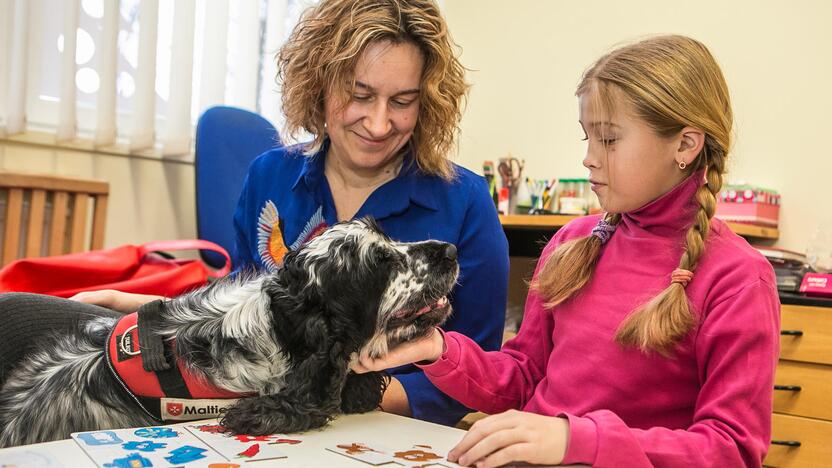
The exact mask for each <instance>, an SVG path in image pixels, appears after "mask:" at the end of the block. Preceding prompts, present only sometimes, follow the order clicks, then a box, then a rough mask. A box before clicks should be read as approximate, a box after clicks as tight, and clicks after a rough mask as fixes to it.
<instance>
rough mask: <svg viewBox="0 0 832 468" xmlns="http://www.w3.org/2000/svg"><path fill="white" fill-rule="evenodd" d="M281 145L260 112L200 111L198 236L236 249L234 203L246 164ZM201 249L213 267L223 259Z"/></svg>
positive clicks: (197, 197)
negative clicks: (201, 112)
mask: <svg viewBox="0 0 832 468" xmlns="http://www.w3.org/2000/svg"><path fill="white" fill-rule="evenodd" d="M279 146H281V143H280V137H279V136H278V134H277V130H276V129H275V128H274V125H272V124H271V123H269V121H268V120H266V119H264V118H263V117H261V116H260V115H257V114H255V113H252V112H249V111H246V110H243V109H237V108H234V107H212V108H210V109H208V110H206V111H205V113H203V114H202V116H201V117H200V118H199V122H197V127H196V151H195V152H196V156H195V163H194V168H195V171H196V177H195V185H196V224H197V237H199V238H200V239H205V240H209V241H211V242H214V243H216V244H219V245H221V246H222V247H224V248H225V250H227V251H228V252H233V251H234V244H235V241H236V239H235V236H234V220H233V216H234V209H235V208H236V207H237V200H238V199H239V197H240V191H241V189H242V187H243V180H244V179H245V176H246V173H247V172H248V166H249V164H250V163H251V161H252V160H253V159H254V158H256V157H257V156H259V155H260V154H262V153H264V152H265V151H267V150H269V149H271V148H276V147H279ZM200 255H201V256H202V259H203V260H204V261H205V262H206V263H208V264H209V265H211V266H213V267H220V266H222V265H223V263H224V262H225V259H224V258H223V257H221V256H219V255H218V254H217V253H216V252H209V251H205V250H203V251H201V252H200ZM235 266H236V265H235Z"/></svg>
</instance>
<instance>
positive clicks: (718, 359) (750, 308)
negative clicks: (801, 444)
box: [562, 279, 780, 467]
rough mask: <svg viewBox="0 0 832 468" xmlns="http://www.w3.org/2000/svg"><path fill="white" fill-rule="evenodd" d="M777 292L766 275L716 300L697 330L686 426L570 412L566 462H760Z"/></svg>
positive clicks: (774, 351)
mask: <svg viewBox="0 0 832 468" xmlns="http://www.w3.org/2000/svg"><path fill="white" fill-rule="evenodd" d="M779 307H780V304H779V299H778V297H777V291H776V289H775V287H774V285H773V283H771V282H770V281H766V280H764V279H760V280H758V281H756V282H755V283H752V284H750V285H748V286H746V287H745V288H743V289H741V290H740V291H739V292H737V293H736V294H735V295H733V296H731V297H728V298H726V299H724V300H722V301H721V302H719V303H718V304H715V305H712V306H711V307H710V310H709V311H708V314H707V317H706V318H705V320H704V323H703V324H702V327H701V328H700V329H699V331H698V332H697V336H696V342H695V346H696V357H697V362H698V370H699V376H700V381H701V389H700V392H699V398H698V401H697V402H696V408H695V411H694V418H693V424H691V426H690V427H688V428H687V430H671V429H667V428H661V427H655V428H651V429H647V430H642V429H632V428H629V427H627V425H626V424H624V422H623V421H622V420H621V419H620V418H619V417H617V416H616V415H615V414H613V413H612V412H610V411H605V410H600V411H593V412H590V413H588V414H584V415H571V414H564V415H562V416H566V417H567V418H568V419H569V423H570V435H569V443H568V447H567V452H566V457H565V459H564V463H565V464H568V463H586V464H590V465H593V466H596V465H597V466H719V467H722V466H760V465H761V464H762V461H763V458H764V456H765V454H766V452H767V450H768V445H769V441H770V436H771V411H772V392H773V383H774V369H775V365H776V363H777V356H778V352H779V329H780V312H779Z"/></svg>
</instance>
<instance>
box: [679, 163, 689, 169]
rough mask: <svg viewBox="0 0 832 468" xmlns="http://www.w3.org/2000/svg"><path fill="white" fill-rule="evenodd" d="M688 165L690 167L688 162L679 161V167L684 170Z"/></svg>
mask: <svg viewBox="0 0 832 468" xmlns="http://www.w3.org/2000/svg"><path fill="white" fill-rule="evenodd" d="M686 167H688V164H687V163H686V162H684V161H679V169H681V170H683V171H684V170H685V168H686Z"/></svg>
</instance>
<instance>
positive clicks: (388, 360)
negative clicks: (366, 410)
mask: <svg viewBox="0 0 832 468" xmlns="http://www.w3.org/2000/svg"><path fill="white" fill-rule="evenodd" d="M444 352H445V337H444V336H443V335H442V332H440V331H439V330H438V329H436V328H434V329H433V332H431V334H430V335H428V336H426V337H424V338H421V339H418V340H415V341H410V342H407V343H402V344H400V345H398V346H396V347H395V348H393V349H391V350H390V351H389V352H388V353H387V355H386V356H383V357H380V358H378V359H373V358H371V357H369V356H367V355H364V354H363V353H362V354H360V355H359V356H358V359H356V360H353V362H352V363H351V364H350V368H351V369H352V370H353V372H355V373H356V374H363V373H365V372H373V371H381V370H384V369H390V368H391V367H398V366H403V365H405V364H410V363H413V362H420V361H427V362H434V361H436V360H437V359H439V358H440V357H442V353H444Z"/></svg>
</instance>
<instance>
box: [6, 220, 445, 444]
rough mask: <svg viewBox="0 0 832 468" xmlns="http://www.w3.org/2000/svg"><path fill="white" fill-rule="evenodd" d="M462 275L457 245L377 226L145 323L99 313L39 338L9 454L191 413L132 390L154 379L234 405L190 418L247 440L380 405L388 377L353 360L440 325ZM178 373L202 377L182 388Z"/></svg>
mask: <svg viewBox="0 0 832 468" xmlns="http://www.w3.org/2000/svg"><path fill="white" fill-rule="evenodd" d="M458 274H459V266H458V264H457V261H456V248H455V247H454V246H453V244H449V243H445V242H439V241H424V242H415V243H401V242H395V241H393V240H391V239H390V238H389V237H387V236H386V235H385V234H384V233H383V232H382V231H381V229H380V228H379V227H378V225H377V224H376V223H375V222H374V221H373V220H372V219H361V220H355V221H349V222H342V223H338V224H335V225H334V226H332V227H331V228H329V229H328V230H326V231H324V232H323V233H322V234H321V235H319V236H318V237H316V238H314V239H312V240H310V241H309V242H308V243H307V244H305V245H303V246H302V247H300V248H299V249H297V250H295V251H291V252H289V253H288V254H287V255H286V257H285V258H284V263H283V266H282V267H281V268H279V269H278V270H277V271H276V272H274V273H260V274H256V273H250V274H238V275H236V276H235V277H233V278H226V279H222V280H219V281H217V282H215V283H213V284H211V285H209V286H207V287H204V288H202V289H199V290H196V291H194V292H191V293H187V294H185V295H182V296H179V297H176V298H174V299H169V300H164V301H157V302H155V303H151V304H148V305H145V306H143V308H142V309H140V311H139V312H138V314H131V315H136V316H137V317H138V318H136V319H134V321H133V322H130V320H129V319H127V318H125V319H117V318H95V319H92V320H90V321H87V322H84V323H82V324H81V325H80V326H79V329H75V330H67V331H66V333H64V334H62V335H61V336H53V337H51V338H50V339H49V340H46V341H43V342H40V343H37V344H36V346H35V350H34V351H33V352H32V353H29V354H27V355H26V357H25V358H24V359H22V360H21V361H20V363H19V364H17V365H16V366H15V367H14V369H13V370H12V371H11V372H10V373H9V375H8V378H7V379H6V382H5V383H4V384H3V388H2V389H0V447H9V446H14V445H21V444H31V443H38V442H45V441H50V440H57V439H63V438H67V437H69V435H70V433H72V432H77V431H89V430H98V429H113V428H124V427H136V426H147V425H154V424H159V423H161V422H162V421H160V419H163V418H162V417H161V415H162V414H164V413H166V412H167V413H168V416H181V413H182V405H181V404H171V403H170V399H168V398H166V397H165V396H164V395H162V396H159V395H155V396H151V397H146V396H140V395H137V394H136V392H135V389H134V388H131V385H132V386H136V385H138V386H139V387H141V386H143V385H144V386H147V385H149V384H148V382H150V381H151V380H153V379H154V378H158V380H159V386H161V387H165V383H166V382H167V386H168V387H170V386H171V385H172V386H173V387H174V393H177V392H178V393H181V392H179V391H182V390H184V392H185V393H186V396H190V397H191V398H204V396H200V395H197V394H198V393H200V392H201V390H200V389H204V388H208V389H209V390H210V391H209V392H208V394H209V395H210V396H211V397H212V398H229V397H233V398H232V399H230V400H214V399H211V400H209V401H211V402H217V401H227V402H229V404H228V405H226V406H227V407H223V405H222V404H220V403H216V404H214V405H213V407H207V409H206V410H205V411H204V412H199V411H195V414H197V415H198V417H192V418H191V419H201V418H205V417H211V416H214V415H216V416H218V417H219V418H220V423H221V424H222V425H223V426H225V427H226V428H227V429H228V430H230V431H232V432H234V433H238V434H252V435H264V434H271V433H289V432H302V431H306V430H308V429H312V428H317V427H321V426H324V425H326V424H327V423H328V422H329V421H330V420H331V419H332V418H333V417H334V416H335V415H337V414H339V413H359V412H366V411H371V410H374V409H376V408H377V407H378V406H379V403H380V401H381V397H382V394H383V392H384V390H385V388H386V385H387V383H388V382H389V376H387V375H386V374H384V373H367V374H355V373H353V372H352V371H350V370H349V366H350V363H351V362H354V360H355V359H357V356H359V355H361V353H364V354H365V355H368V356H371V357H375V358H378V357H382V356H384V355H385V354H386V353H387V352H388V349H390V348H393V347H395V346H396V345H398V344H400V343H403V342H406V341H410V340H415V339H418V338H421V337H425V336H427V335H428V334H429V333H430V332H431V330H432V329H433V328H434V327H436V326H439V325H441V324H442V323H443V322H444V321H445V320H446V319H447V318H448V316H449V315H450V314H451V311H452V308H451V305H450V301H449V300H448V295H449V294H450V293H451V290H452V289H453V286H454V285H455V284H456V281H457V277H458ZM55 313H56V314H59V313H60V310H56V311H55ZM123 322H127V323H128V325H130V323H133V324H135V325H136V326H134V325H130V326H128V327H127V328H125V326H123V325H120V324H122V323H123ZM137 331H138V334H137ZM135 341H139V343H138V344H140V345H141V347H139V346H138V345H137V344H136V343H135ZM125 363H136V364H135V366H140V367H143V369H139V372H148V373H149V375H150V376H151V377H150V378H146V377H141V378H139V379H138V383H133V384H130V382H128V379H127V378H125V377H122V376H120V375H119V374H118V373H117V372H116V367H118V366H120V365H123V364H125ZM148 367H150V368H151V369H148ZM171 371H173V372H174V374H176V373H179V374H182V375H183V376H184V377H188V378H190V379H192V381H186V382H187V383H186V384H185V385H183V384H182V382H181V379H180V380H179V381H175V379H174V382H173V384H171V382H170V381H169V379H168V377H165V375H167V374H170V373H171ZM154 374H155V376H156V377H153V375H154ZM184 377H183V378H184ZM151 383H152V384H153V385H156V383H155V380H153V382H151ZM177 385H178V387H177ZM183 387H184V389H183ZM177 388H178V390H177ZM163 390H164V389H163ZM211 392H214V393H211ZM189 393H190V395H188V394H189ZM203 393H204V392H203ZM179 396H180V397H181V395H179ZM185 401H186V402H187V401H188V400H185ZM166 402H167V403H168V404H167V406H165V403H166ZM160 406H161V407H160ZM218 408H219V409H218ZM164 419H167V418H164ZM171 419H174V420H175V419H177V418H171Z"/></svg>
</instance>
